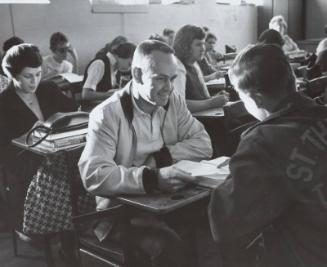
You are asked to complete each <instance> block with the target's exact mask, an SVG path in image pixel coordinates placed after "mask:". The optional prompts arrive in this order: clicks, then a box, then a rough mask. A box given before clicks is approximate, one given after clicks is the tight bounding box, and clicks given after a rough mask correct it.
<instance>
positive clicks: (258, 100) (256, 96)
mask: <svg viewBox="0 0 327 267" xmlns="http://www.w3.org/2000/svg"><path fill="white" fill-rule="evenodd" d="M251 98H252V99H253V101H254V102H255V103H256V104H257V107H258V108H261V107H262V104H263V96H262V94H261V93H259V92H255V93H252V94H251Z"/></svg>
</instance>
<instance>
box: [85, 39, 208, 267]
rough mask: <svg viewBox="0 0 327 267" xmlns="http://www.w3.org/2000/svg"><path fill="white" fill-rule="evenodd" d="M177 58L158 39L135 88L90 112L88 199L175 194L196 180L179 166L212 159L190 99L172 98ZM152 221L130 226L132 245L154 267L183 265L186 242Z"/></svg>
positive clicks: (139, 59) (143, 52) (142, 49)
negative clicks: (188, 104) (182, 244)
mask: <svg viewBox="0 0 327 267" xmlns="http://www.w3.org/2000/svg"><path fill="white" fill-rule="evenodd" d="M173 52H174V51H173V49H172V48H171V47H169V46H168V45H167V44H165V43H162V42H159V41H156V40H147V41H144V42H142V43H141V44H139V45H138V46H137V48H136V51H135V54H134V58H133V63H132V73H133V79H132V81H131V82H130V83H128V84H127V85H126V87H125V88H123V90H121V91H118V92H116V93H115V94H114V95H113V96H112V97H110V98H109V99H107V100H106V101H104V102H103V103H101V104H100V105H98V106H97V107H96V108H95V109H94V110H93V111H92V112H91V114H90V122H89V131H88V138H87V143H86V146H85V149H84V151H83V153H82V156H81V158H80V161H79V169H80V173H81V177H82V180H83V183H84V186H85V188H86V189H87V190H88V191H89V192H91V193H93V194H95V195H101V196H108V197H111V196H115V195H118V194H151V193H152V192H155V191H163V192H165V191H166V192H167V191H174V190H176V189H178V188H180V187H182V186H184V185H185V182H188V181H192V179H193V178H192V177H190V176H189V174H187V173H185V172H183V171H180V170H178V169H177V168H175V167H174V165H173V164H174V163H175V162H177V161H179V160H182V159H189V160H194V161H199V160H201V159H206V158H210V156H211V153H212V149H211V144H210V139H209V136H208V134H207V133H206V131H205V130H204V128H203V126H202V124H201V123H199V122H198V121H197V120H196V119H195V118H193V117H192V115H191V114H190V112H189V111H188V109H187V108H186V105H185V102H184V100H183V99H182V98H181V97H180V96H178V95H176V94H175V93H174V92H173V90H174V87H173V86H172V82H173V80H174V79H175V78H176V75H177V72H176V70H177V67H176V58H175V57H174V55H173ZM108 205H112V203H111V200H109V199H106V198H100V197H99V198H98V207H99V208H105V207H106V206H108ZM139 216H140V218H143V217H142V216H141V215H139ZM150 217H151V219H150V220H149V219H147V218H143V219H141V220H140V224H134V223H133V221H134V220H132V224H131V227H132V228H133V229H132V230H131V233H135V235H133V236H130V238H129V239H130V240H129V242H130V243H131V245H132V246H133V247H135V248H136V249H137V248H139V249H140V250H141V251H142V253H143V254H145V255H147V256H148V257H147V258H149V260H150V262H151V264H150V266H162V267H167V266H170V267H173V266H183V265H182V263H181V261H182V259H181V258H182V257H183V253H182V251H181V250H180V248H178V246H179V243H180V241H178V238H176V234H173V235H172V233H174V231H173V230H172V229H170V228H169V227H168V226H167V225H165V224H164V223H163V222H158V221H157V219H155V218H154V217H152V216H150V215H149V217H148V218H150ZM107 223H110V224H111V225H112V223H113V222H112V221H110V222H109V221H107ZM111 229H113V230H112V231H110V232H109V234H108V235H107V232H108V231H109V227H106V228H104V229H103V230H102V231H101V232H100V233H99V234H100V235H99V237H100V238H101V239H102V238H109V239H115V238H118V237H119V234H117V233H116V231H117V230H119V229H117V228H115V227H113V228H111ZM115 229H116V230H115ZM165 229H166V230H165ZM167 229H169V231H167ZM160 233H161V234H160ZM159 236H161V238H159ZM174 236H175V237H174ZM158 238H159V239H158ZM162 238H164V240H162ZM169 240H170V243H165V242H167V241H169ZM147 242H148V247H147V248H146V247H145V245H146V243H147ZM154 244H157V245H156V246H154ZM164 244H166V245H164ZM151 247H153V248H154V249H151ZM155 263H156V264H155ZM136 265H137V264H134V265H133V266H136ZM137 266H144V265H137ZM146 266H149V265H146Z"/></svg>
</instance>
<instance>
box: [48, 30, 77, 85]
mask: <svg viewBox="0 0 327 267" xmlns="http://www.w3.org/2000/svg"><path fill="white" fill-rule="evenodd" d="M50 50H51V52H52V54H51V55H48V56H45V57H44V58H43V64H42V80H48V79H51V78H52V77H54V76H56V75H58V74H61V73H66V72H74V73H77V72H78V57H77V52H76V49H75V48H74V47H73V46H72V45H71V44H70V43H69V41H68V38H67V37H66V35H64V34H63V33H61V32H55V33H54V34H52V35H51V37H50ZM68 55H69V56H70V57H71V60H72V62H70V61H68V60H67V58H68Z"/></svg>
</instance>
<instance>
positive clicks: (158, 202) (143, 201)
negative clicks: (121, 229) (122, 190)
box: [117, 185, 210, 215]
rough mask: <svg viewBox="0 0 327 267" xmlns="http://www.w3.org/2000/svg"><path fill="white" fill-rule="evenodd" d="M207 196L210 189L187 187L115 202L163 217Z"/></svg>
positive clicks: (126, 197) (121, 198)
mask: <svg viewBox="0 0 327 267" xmlns="http://www.w3.org/2000/svg"><path fill="white" fill-rule="evenodd" d="M209 195H210V189H208V188H205V187H201V186H194V185H189V186H186V187H185V188H183V189H181V190H179V191H177V192H175V193H170V194H167V193H165V194H164V193H158V194H153V195H141V196H130V195H128V196H119V197H117V200H118V201H119V202H121V203H123V204H125V205H128V206H130V207H134V208H137V209H140V210H143V211H147V212H151V213H153V214H155V215H164V214H167V213H169V212H173V211H176V210H178V209H180V208H183V207H185V206H188V205H192V204H194V203H196V202H198V201H200V200H204V199H208V198H209Z"/></svg>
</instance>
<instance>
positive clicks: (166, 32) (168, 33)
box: [162, 28, 175, 36]
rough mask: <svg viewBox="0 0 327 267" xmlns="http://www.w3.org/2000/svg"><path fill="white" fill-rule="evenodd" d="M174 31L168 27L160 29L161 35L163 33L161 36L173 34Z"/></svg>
mask: <svg viewBox="0 0 327 267" xmlns="http://www.w3.org/2000/svg"><path fill="white" fill-rule="evenodd" d="M174 33H175V31H174V30H172V29H169V28H165V29H164V30H163V31H162V35H163V36H169V35H171V34H174Z"/></svg>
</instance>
